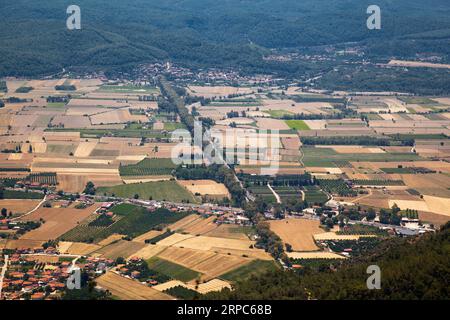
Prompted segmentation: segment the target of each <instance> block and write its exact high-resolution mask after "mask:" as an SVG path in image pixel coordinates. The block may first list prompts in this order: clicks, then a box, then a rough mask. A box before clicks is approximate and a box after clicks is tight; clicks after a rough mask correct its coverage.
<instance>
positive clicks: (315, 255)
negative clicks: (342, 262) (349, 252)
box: [286, 251, 346, 259]
mask: <svg viewBox="0 0 450 320" xmlns="http://www.w3.org/2000/svg"><path fill="white" fill-rule="evenodd" d="M286 254H287V256H288V257H289V258H292V259H346V258H345V257H344V256H341V255H339V254H336V253H333V252H325V251H320V252H286Z"/></svg>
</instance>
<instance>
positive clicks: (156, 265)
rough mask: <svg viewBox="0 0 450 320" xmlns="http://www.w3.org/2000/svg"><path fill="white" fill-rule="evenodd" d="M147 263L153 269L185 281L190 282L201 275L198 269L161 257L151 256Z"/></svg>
mask: <svg viewBox="0 0 450 320" xmlns="http://www.w3.org/2000/svg"><path fill="white" fill-rule="evenodd" d="M147 265H148V267H149V268H150V269H151V270H155V271H157V272H160V273H162V274H165V275H167V276H169V277H171V278H173V279H176V280H180V281H183V282H189V281H191V280H194V279H196V278H198V277H199V276H200V273H198V272H196V271H193V270H191V269H188V268H186V267H183V266H181V265H179V264H176V263H173V262H170V261H167V260H164V259H161V258H156V257H154V258H150V259H149V260H147Z"/></svg>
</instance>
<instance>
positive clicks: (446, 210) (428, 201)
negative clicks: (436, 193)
mask: <svg viewBox="0 0 450 320" xmlns="http://www.w3.org/2000/svg"><path fill="white" fill-rule="evenodd" d="M394 203H396V204H397V206H398V207H399V208H400V209H402V210H406V209H415V210H418V211H425V212H431V213H436V214H440V215H445V216H449V217H450V198H441V197H433V196H427V195H424V196H423V200H417V201H415V200H411V201H410V200H389V206H390V207H392V206H393V205H394Z"/></svg>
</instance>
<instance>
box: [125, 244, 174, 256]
mask: <svg viewBox="0 0 450 320" xmlns="http://www.w3.org/2000/svg"><path fill="white" fill-rule="evenodd" d="M164 249H166V247H165V246H160V245H153V244H148V245H146V246H145V247H144V248H142V249H141V250H139V251H137V252H135V253H133V254H132V255H131V256H129V257H126V258H127V259H131V258H134V257H137V258H141V259H144V260H147V259H150V258H151V257H154V256H156V255H158V254H159V253H160V252H161V251H163V250H164Z"/></svg>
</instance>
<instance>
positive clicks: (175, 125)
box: [164, 122, 186, 131]
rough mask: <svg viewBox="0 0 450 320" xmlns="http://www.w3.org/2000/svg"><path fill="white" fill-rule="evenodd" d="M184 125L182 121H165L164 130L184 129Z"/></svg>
mask: <svg viewBox="0 0 450 320" xmlns="http://www.w3.org/2000/svg"><path fill="white" fill-rule="evenodd" d="M185 128H186V126H185V125H184V124H182V123H177V122H166V123H164V130H166V131H175V130H177V129H185Z"/></svg>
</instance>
